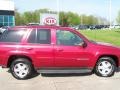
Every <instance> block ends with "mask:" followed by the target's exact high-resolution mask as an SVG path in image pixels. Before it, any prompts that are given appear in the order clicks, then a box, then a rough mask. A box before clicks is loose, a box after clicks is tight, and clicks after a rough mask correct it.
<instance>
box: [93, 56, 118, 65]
mask: <svg viewBox="0 0 120 90" xmlns="http://www.w3.org/2000/svg"><path fill="white" fill-rule="evenodd" d="M102 57H110V58H112V59H113V60H114V61H115V64H116V66H117V67H119V59H118V57H117V56H116V55H109V54H104V55H100V56H99V57H98V58H97V61H96V63H97V62H98V61H99V59H100V58H102ZM95 65H96V64H95Z"/></svg>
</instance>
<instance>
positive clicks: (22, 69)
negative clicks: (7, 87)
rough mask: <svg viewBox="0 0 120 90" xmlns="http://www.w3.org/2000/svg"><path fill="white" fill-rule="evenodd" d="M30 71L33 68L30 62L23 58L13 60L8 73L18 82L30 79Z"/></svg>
mask: <svg viewBox="0 0 120 90" xmlns="http://www.w3.org/2000/svg"><path fill="white" fill-rule="evenodd" d="M32 70H33V67H32V64H31V62H30V61H29V60H27V59H25V58H19V59H16V60H14V61H13V62H12V64H11V66H10V71H11V73H12V75H13V76H14V77H15V78H16V79H19V80H24V79H28V78H30V76H31V74H32Z"/></svg>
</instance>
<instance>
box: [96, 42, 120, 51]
mask: <svg viewBox="0 0 120 90" xmlns="http://www.w3.org/2000/svg"><path fill="white" fill-rule="evenodd" d="M96 44H98V45H99V46H102V47H105V48H111V49H117V50H120V47H119V46H115V45H113V44H111V43H106V42H96Z"/></svg>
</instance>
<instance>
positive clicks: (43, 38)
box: [37, 29, 51, 44]
mask: <svg viewBox="0 0 120 90" xmlns="http://www.w3.org/2000/svg"><path fill="white" fill-rule="evenodd" d="M37 43H40V44H50V43H51V33H50V30H46V29H44V30H37Z"/></svg>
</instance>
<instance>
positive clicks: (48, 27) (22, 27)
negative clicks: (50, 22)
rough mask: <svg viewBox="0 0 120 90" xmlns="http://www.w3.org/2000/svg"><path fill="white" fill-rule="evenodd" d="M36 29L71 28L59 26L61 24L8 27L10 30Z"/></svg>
mask: <svg viewBox="0 0 120 90" xmlns="http://www.w3.org/2000/svg"><path fill="white" fill-rule="evenodd" d="M25 28H27V29H36V28H43V29H63V30H64V29H66V30H68V29H72V28H70V27H61V26H40V25H34V26H33V25H29V26H14V27H10V28H9V29H10V30H18V29H25Z"/></svg>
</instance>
